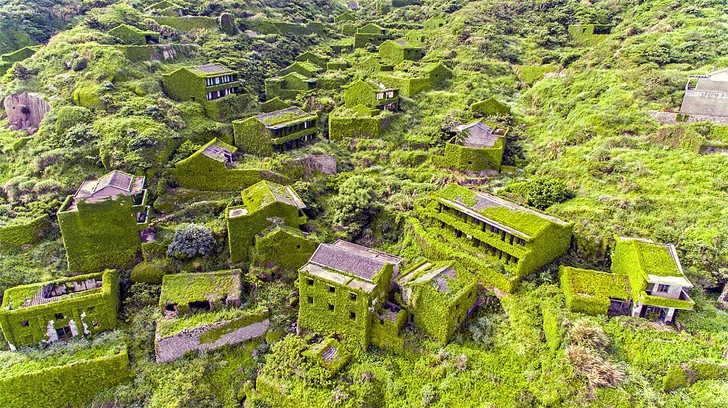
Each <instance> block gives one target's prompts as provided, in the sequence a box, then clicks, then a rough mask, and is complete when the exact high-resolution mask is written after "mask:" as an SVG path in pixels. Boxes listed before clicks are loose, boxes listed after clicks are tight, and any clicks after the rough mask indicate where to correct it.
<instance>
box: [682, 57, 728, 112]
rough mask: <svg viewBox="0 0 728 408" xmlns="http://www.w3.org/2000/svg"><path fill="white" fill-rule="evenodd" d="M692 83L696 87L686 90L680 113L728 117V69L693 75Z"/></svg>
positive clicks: (689, 87)
mask: <svg viewBox="0 0 728 408" xmlns="http://www.w3.org/2000/svg"><path fill="white" fill-rule="evenodd" d="M692 81H695V82H696V83H695V86H694V87H691V86H688V87H687V88H686V90H685V97H684V99H683V103H682V107H681V108H680V113H686V114H690V115H705V116H721V117H722V116H726V117H728V69H724V70H721V71H717V72H714V73H712V74H707V75H693V76H691V82H692ZM689 84H690V82H689V83H688V85H689Z"/></svg>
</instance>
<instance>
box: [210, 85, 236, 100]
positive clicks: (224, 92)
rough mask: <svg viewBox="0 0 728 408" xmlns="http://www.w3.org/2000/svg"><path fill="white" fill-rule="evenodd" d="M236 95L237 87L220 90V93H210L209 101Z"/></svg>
mask: <svg viewBox="0 0 728 408" xmlns="http://www.w3.org/2000/svg"><path fill="white" fill-rule="evenodd" d="M234 93H235V87H230V88H225V89H220V90H219V91H212V92H208V93H207V100H208V101H214V100H215V99H220V98H222V97H223V96H226V95H230V94H234Z"/></svg>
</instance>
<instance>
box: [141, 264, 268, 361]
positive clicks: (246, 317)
mask: <svg viewBox="0 0 728 408" xmlns="http://www.w3.org/2000/svg"><path fill="white" fill-rule="evenodd" d="M248 292H250V293H252V292H254V288H253V287H252V286H251V285H250V284H248V285H245V284H244V282H243V280H242V279H241V271H240V270H239V269H233V270H227V271H217V272H207V273H179V274H170V275H165V276H164V279H163V280H162V290H161V293H160V295H159V308H160V309H161V313H162V317H161V318H160V319H158V321H157V325H156V332H155V336H154V350H155V355H156V361H157V362H158V363H163V362H169V361H173V360H176V359H177V358H179V357H182V356H183V355H184V354H185V353H187V352H190V351H196V350H214V349H217V348H220V347H223V346H227V345H230V344H236V343H240V342H243V341H247V340H250V339H253V338H257V337H260V336H262V335H263V334H265V332H266V331H267V330H268V328H269V327H270V320H269V319H268V311H267V310H266V309H264V308H257V309H250V310H247V309H241V305H243V303H247V302H250V300H251V299H247V298H246V299H244V295H245V294H246V293H248Z"/></svg>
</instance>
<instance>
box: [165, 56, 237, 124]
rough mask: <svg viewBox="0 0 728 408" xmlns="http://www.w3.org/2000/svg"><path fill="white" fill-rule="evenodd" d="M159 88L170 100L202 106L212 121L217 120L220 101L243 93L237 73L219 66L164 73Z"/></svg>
mask: <svg viewBox="0 0 728 408" xmlns="http://www.w3.org/2000/svg"><path fill="white" fill-rule="evenodd" d="M162 85H163V87H164V92H166V93H167V95H169V96H170V97H172V98H173V99H176V100H179V101H196V102H199V103H201V104H202V105H203V107H204V108H205V112H206V113H207V115H208V116H210V117H211V118H213V119H216V118H218V117H219V114H220V109H221V106H220V102H222V100H223V98H225V97H226V96H228V95H236V94H239V93H241V92H242V87H241V86H240V85H241V84H240V78H239V75H238V73H237V72H234V71H232V70H230V69H228V68H226V67H224V66H222V65H219V64H207V65H198V66H194V67H182V68H179V69H177V70H175V71H173V72H170V73H168V74H163V75H162Z"/></svg>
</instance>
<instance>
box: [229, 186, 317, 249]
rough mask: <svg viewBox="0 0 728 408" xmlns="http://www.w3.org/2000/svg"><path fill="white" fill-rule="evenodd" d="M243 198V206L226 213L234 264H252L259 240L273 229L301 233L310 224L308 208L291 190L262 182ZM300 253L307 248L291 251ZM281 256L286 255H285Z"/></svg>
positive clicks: (249, 188) (246, 192)
mask: <svg viewBox="0 0 728 408" xmlns="http://www.w3.org/2000/svg"><path fill="white" fill-rule="evenodd" d="M241 195H242V199H243V205H239V206H234V207H228V208H227V209H226V210H225V219H226V221H227V230H228V244H229V246H230V259H231V261H233V262H240V261H246V260H250V259H251V258H252V254H251V250H252V248H253V247H254V246H255V244H256V236H257V235H258V234H260V233H261V232H264V231H266V230H268V228H270V227H271V226H273V225H286V226H288V227H292V228H296V229H298V228H299V226H300V225H302V224H305V223H306V215H305V214H304V213H303V209H304V208H306V205H305V204H304V203H303V201H302V200H301V198H300V197H299V196H298V194H296V192H295V191H294V190H293V189H292V188H291V187H289V186H284V185H281V184H277V183H273V182H269V181H260V182H258V183H256V184H254V185H252V186H250V187H248V188H247V189H245V190H243V192H242V193H241ZM261 238H262V237H261ZM297 245H298V244H297ZM299 250H305V248H304V247H300V248H287V251H289V252H293V253H295V252H296V251H299ZM279 256H286V255H285V254H283V253H281V254H279Z"/></svg>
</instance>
